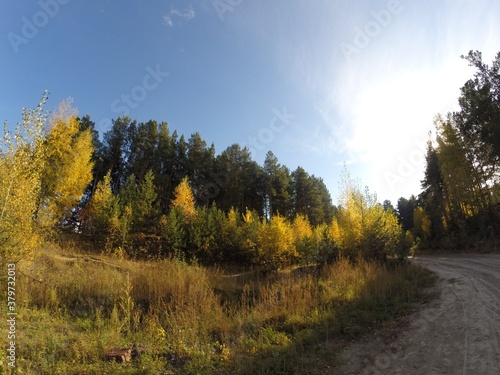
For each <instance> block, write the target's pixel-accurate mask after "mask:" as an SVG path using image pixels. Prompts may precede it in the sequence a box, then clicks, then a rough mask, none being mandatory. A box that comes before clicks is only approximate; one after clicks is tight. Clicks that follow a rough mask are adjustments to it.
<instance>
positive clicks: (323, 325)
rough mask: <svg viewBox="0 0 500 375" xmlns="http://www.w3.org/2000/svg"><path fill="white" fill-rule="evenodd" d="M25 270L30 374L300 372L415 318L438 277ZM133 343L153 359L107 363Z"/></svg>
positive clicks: (136, 267) (161, 267) (124, 266)
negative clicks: (349, 343)
mask: <svg viewBox="0 0 500 375" xmlns="http://www.w3.org/2000/svg"><path fill="white" fill-rule="evenodd" d="M19 270H20V274H19V282H18V285H19V286H18V300H19V303H20V304H21V306H20V307H19V319H18V321H19V324H18V327H17V329H18V343H19V345H18V353H17V354H18V365H19V367H18V369H19V370H22V372H23V373H26V374H103V373H114V374H156V373H169V371H170V372H171V373H179V374H195V373H199V374H211V373H217V374H224V373H227V374H238V373H242V374H250V373H251V374H254V373H295V372H294V371H295V370H294V369H297V368H299V367H300V366H301V363H300V361H301V359H300V358H305V357H307V356H308V355H309V354H311V350H312V349H311V348H314V345H316V344H319V343H321V342H324V341H325V340H336V339H345V338H346V337H348V338H352V337H355V336H357V335H359V334H361V333H363V332H366V331H367V330H369V329H371V328H372V327H375V326H377V325H378V324H380V323H382V322H384V321H387V320H390V319H393V318H394V317H396V316H398V315H400V314H402V313H404V312H405V311H407V309H408V308H409V306H410V303H411V302H413V301H416V300H418V299H419V298H423V297H424V292H423V290H424V287H425V286H426V285H427V284H429V282H430V281H431V279H432V278H431V277H430V276H429V274H428V273H427V272H426V271H425V270H424V269H422V268H419V267H417V266H414V265H400V266H396V267H392V268H387V267H385V266H382V265H379V264H375V263H367V262H363V261H360V262H358V263H356V264H353V263H350V262H349V261H347V260H341V261H338V262H337V263H335V264H333V265H329V266H325V267H323V268H321V269H318V268H314V267H304V268H296V269H290V270H287V271H284V272H280V273H275V274H270V275H262V274H259V273H258V272H247V273H245V274H242V275H233V274H231V273H230V272H229V271H228V270H224V269H209V268H205V267H201V266H198V265H188V264H186V263H185V262H182V261H179V260H176V259H168V260H162V261H157V262H146V261H129V260H124V259H116V258H110V257H106V256H96V255H95V254H94V255H89V254H85V253H80V252H77V251H68V249H66V250H65V251H64V252H63V251H62V250H61V249H58V248H57V247H56V246H52V247H51V248H49V249H47V250H46V251H44V252H43V253H42V254H40V256H39V257H37V258H36V259H35V261H34V262H32V263H29V264H28V263H23V264H20V265H19ZM2 308H4V307H3V306H2ZM132 343H137V346H138V347H139V348H140V351H141V352H142V354H141V356H140V357H139V358H137V359H134V361H132V363H128V364H117V363H109V362H105V361H104V359H103V354H104V352H105V351H106V350H109V349H111V348H114V347H125V346H127V345H130V344H132ZM0 362H1V358H0Z"/></svg>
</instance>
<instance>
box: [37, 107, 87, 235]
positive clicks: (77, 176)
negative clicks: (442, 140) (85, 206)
mask: <svg viewBox="0 0 500 375" xmlns="http://www.w3.org/2000/svg"><path fill="white" fill-rule="evenodd" d="M76 116H77V112H76V110H75V109H73V108H71V101H70V100H67V101H63V102H62V103H61V104H60V105H59V108H58V111H57V112H55V113H54V114H53V115H52V117H51V118H50V120H49V132H48V134H47V136H46V138H45V163H44V169H43V173H42V191H41V197H40V205H39V212H38V221H39V223H40V224H41V225H42V226H44V227H46V228H50V227H52V226H53V225H54V224H57V223H61V222H62V221H64V220H65V219H67V218H69V217H70V216H71V214H72V210H73V209H74V208H75V207H76V206H77V205H78V203H79V202H80V200H81V199H82V196H83V193H84V191H85V188H86V187H87V185H88V184H89V183H90V181H91V179H92V167H93V163H92V161H91V157H92V153H93V145H92V134H91V132H90V129H87V130H86V131H83V132H80V131H79V124H78V121H77V119H76Z"/></svg>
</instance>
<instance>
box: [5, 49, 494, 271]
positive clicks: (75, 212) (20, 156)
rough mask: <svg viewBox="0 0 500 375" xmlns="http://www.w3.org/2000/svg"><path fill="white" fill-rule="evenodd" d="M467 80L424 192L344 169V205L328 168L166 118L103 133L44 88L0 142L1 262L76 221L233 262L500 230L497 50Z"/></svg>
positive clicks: (102, 236)
mask: <svg viewBox="0 0 500 375" xmlns="http://www.w3.org/2000/svg"><path fill="white" fill-rule="evenodd" d="M465 59H467V60H468V61H469V63H470V64H471V65H472V66H474V67H475V68H476V70H477V72H476V74H475V76H474V78H473V79H471V80H470V81H468V82H466V84H465V85H464V87H463V88H462V90H461V96H460V98H459V103H460V106H461V110H460V111H458V112H454V113H450V114H448V115H447V116H437V117H436V119H435V126H436V133H435V137H434V138H431V139H429V142H428V145H427V155H426V160H427V167H426V171H425V176H424V179H423V181H422V188H423V191H422V193H421V194H420V195H419V196H418V197H415V196H412V197H410V198H409V199H406V198H400V199H399V201H398V202H397V207H396V208H394V207H393V206H392V204H391V203H390V202H388V201H385V202H384V203H383V204H380V203H378V201H377V197H376V195H374V194H372V193H370V192H369V190H368V188H365V189H362V188H361V186H360V183H359V182H357V181H355V180H353V179H352V178H351V177H350V176H349V173H348V171H347V169H345V170H344V172H343V174H342V176H341V183H340V192H341V193H340V199H339V205H338V206H337V207H336V206H334V205H333V204H332V201H331V197H330V194H329V192H328V189H327V188H326V186H325V184H324V182H323V180H322V179H321V178H319V177H316V176H314V175H310V174H309V173H307V172H306V171H305V170H304V169H303V168H302V167H297V168H296V169H295V170H293V171H291V170H290V169H289V168H288V167H286V166H284V165H282V164H280V163H279V161H278V158H277V157H276V156H275V155H274V154H273V153H272V152H271V151H269V152H268V153H267V155H266V158H265V161H264V163H263V165H259V164H258V163H257V162H255V161H253V160H252V158H251V154H250V152H249V150H248V148H242V147H241V146H240V145H238V144H233V145H231V146H229V147H228V148H227V149H225V150H224V151H222V152H221V153H220V154H218V155H216V152H215V146H214V145H213V144H211V145H207V143H206V142H205V141H204V140H203V139H202V137H201V135H200V134H199V133H194V134H192V135H191V136H190V137H189V138H188V139H187V140H186V138H185V137H184V135H179V134H178V133H177V131H174V132H172V133H171V132H170V129H169V127H168V124H167V123H166V122H160V123H159V122H157V121H154V120H151V121H147V122H137V121H134V120H132V119H130V118H129V117H119V118H117V119H116V120H113V122H112V127H111V129H109V130H108V131H107V132H106V133H104V134H103V136H102V138H101V137H100V136H99V134H98V132H97V131H96V129H95V124H94V123H93V122H92V120H91V118H90V116H88V115H87V116H83V117H78V115H77V113H76V111H75V110H74V109H73V108H72V107H71V103H70V102H68V101H64V102H62V103H61V105H60V106H59V108H58V110H57V111H55V112H54V113H53V114H52V115H51V116H50V117H49V116H48V114H47V113H46V112H45V110H44V106H45V104H46V101H47V99H48V94H47V93H45V94H44V95H43V97H42V99H41V101H40V104H39V105H38V106H37V107H36V108H35V109H31V110H29V109H24V110H23V115H22V121H21V122H20V123H18V124H17V125H16V127H15V128H14V129H13V130H12V131H9V128H8V126H5V128H4V134H3V137H2V139H1V145H0V146H1V147H0V250H1V252H0V254H1V257H2V261H4V262H5V261H14V260H15V259H20V258H23V257H29V256H32V255H33V253H34V250H35V249H36V248H37V247H38V246H40V244H41V243H43V241H44V240H46V239H50V238H53V237H54V236H55V237H57V235H58V233H59V232H60V231H64V230H65V231H70V232H72V233H76V234H78V235H79V236H81V237H82V238H86V239H88V240H90V241H92V242H93V243H94V246H95V248H96V249H98V250H99V251H100V250H102V251H106V252H109V253H112V254H117V255H127V256H134V257H146V258H147V257H155V258H162V257H168V256H177V257H183V258H186V259H199V260H201V261H203V262H206V263H212V264H213V263H222V262H238V263H241V264H247V265H248V264H250V265H257V266H261V267H265V268H269V269H276V268H279V267H282V266H284V265H288V264H292V263H298V262H303V263H317V262H322V261H327V260H333V259H337V258H338V257H348V258H350V259H353V260H354V259H357V258H359V257H364V258H367V259H375V260H378V261H381V262H385V261H387V260H390V259H402V258H404V257H405V255H406V254H407V253H408V251H409V250H410V248H411V247H418V246H442V245H449V244H459V243H464V239H466V240H471V241H472V240H484V239H489V238H494V237H495V236H498V234H499V233H500V220H499V219H500V213H499V199H500V191H499V188H498V186H499V185H498V179H499V170H498V168H499V167H498V166H499V159H500V130H499V127H500V105H499V99H500V98H499V92H500V88H499V87H500V75H499V67H500V54H499V55H498V56H497V58H496V59H495V61H494V62H493V65H492V66H491V67H490V66H488V65H486V64H484V63H483V62H482V57H481V54H480V53H479V52H470V53H469V55H468V56H466V57H465Z"/></svg>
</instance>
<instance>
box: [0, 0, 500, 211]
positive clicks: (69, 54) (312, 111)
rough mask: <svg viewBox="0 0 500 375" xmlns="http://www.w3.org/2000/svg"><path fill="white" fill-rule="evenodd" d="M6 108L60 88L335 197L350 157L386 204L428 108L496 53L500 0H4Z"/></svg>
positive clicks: (0, 75) (407, 170) (422, 132)
mask: <svg viewBox="0 0 500 375" xmlns="http://www.w3.org/2000/svg"><path fill="white" fill-rule="evenodd" d="M0 36H1V39H0V64H1V69H0V83H1V87H2V90H0V120H1V121H7V122H9V123H10V124H14V123H16V122H18V121H19V120H20V118H21V109H22V108H23V107H34V106H36V105H37V103H38V100H39V98H40V96H41V94H42V93H43V92H44V90H45V89H47V90H49V91H50V93H51V96H50V100H49V102H48V105H47V109H49V110H50V109H53V108H55V107H56V106H57V104H58V103H59V102H60V101H61V100H62V99H65V98H67V97H72V98H73V99H74V106H75V107H77V108H78V110H79V113H80V114H81V115H85V114H89V115H90V116H91V119H92V120H93V121H94V122H95V123H96V124H97V128H98V130H99V131H100V132H101V134H102V133H103V132H105V131H106V130H108V129H109V126H110V119H112V118H116V117H118V116H121V115H124V114H128V115H130V116H131V117H132V118H134V119H137V120H139V121H147V120H149V119H155V120H158V121H167V122H168V123H169V125H170V129H171V130H172V131H173V130H175V129H176V130H178V132H180V133H182V134H185V135H186V136H187V137H189V136H190V134H192V133H193V132H196V131H198V132H200V134H201V135H202V137H203V138H204V139H205V140H206V141H207V143H209V144H210V143H212V142H213V143H214V144H215V146H216V150H217V153H220V152H222V151H223V150H224V149H225V148H226V147H228V146H229V145H231V144H233V143H240V144H245V145H248V146H249V147H250V148H251V150H252V155H253V158H254V160H256V161H257V162H259V163H262V162H263V160H264V157H265V154H266V152H267V151H268V150H272V151H273V152H274V154H275V155H276V156H277V157H278V159H279V161H280V162H281V163H282V164H285V165H287V166H288V167H289V168H290V169H292V170H293V169H295V168H296V167H297V166H298V165H301V166H302V167H304V168H305V169H306V170H307V171H308V172H309V173H311V174H315V175H316V176H319V177H322V178H323V179H324V180H325V182H326V184H327V186H328V188H329V189H330V191H331V193H332V197H333V200H334V203H336V200H337V194H338V181H339V176H340V170H341V169H342V164H343V163H344V162H345V163H346V164H347V165H348V167H349V170H350V172H351V174H352V175H353V176H355V177H359V178H360V179H361V182H362V184H363V185H368V186H369V188H370V190H371V191H374V192H376V193H377V195H378V198H379V200H380V201H382V200H384V199H391V200H392V201H393V203H394V204H395V203H396V201H397V199H398V198H399V197H400V196H404V197H409V195H410V194H412V193H413V194H418V193H419V192H420V180H421V179H422V178H423V168H424V160H423V159H424V152H425V142H426V140H427V134H428V132H429V130H432V129H433V117H434V116H435V115H436V114H437V113H446V112H449V111H453V110H456V109H457V98H458V95H459V88H460V87H461V86H462V85H463V84H464V83H465V81H466V80H468V79H469V78H471V77H472V74H473V70H471V68H470V67H468V65H467V62H466V61H464V60H462V59H460V55H462V54H466V53H467V52H468V51H469V50H471V49H474V50H480V51H482V52H483V57H484V60H485V61H486V62H487V63H489V62H491V61H492V59H493V57H494V55H495V54H496V53H497V52H499V51H500V2H498V1H495V0H476V1H472V0H471V1H465V0H454V1H451V0H450V1H437V0H435V1H430V0H423V1H418V2H417V1H410V0H401V1H396V0H391V1H368V0H364V1H356V2H353V1H347V0H342V1H340V0H339V1H335V0H331V1H328V0H275V1H263V0H252V1H250V0H193V1H191V2H190V1H180V0H178V1H159V0H150V1H146V0H143V1H132V0H100V1H98V0H87V1H79V0H41V1H23V2H20V1H15V0H3V1H1V3H0Z"/></svg>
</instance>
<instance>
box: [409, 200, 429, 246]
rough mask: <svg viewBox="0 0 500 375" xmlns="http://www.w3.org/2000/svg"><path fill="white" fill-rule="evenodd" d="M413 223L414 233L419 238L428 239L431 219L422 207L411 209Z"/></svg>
mask: <svg viewBox="0 0 500 375" xmlns="http://www.w3.org/2000/svg"><path fill="white" fill-rule="evenodd" d="M413 223H414V226H415V235H416V236H417V237H420V238H421V239H424V240H426V239H428V238H429V237H430V235H431V226H432V224H431V220H430V218H429V216H428V215H427V213H426V212H425V211H424V209H423V208H422V207H417V208H415V210H414V211H413Z"/></svg>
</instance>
